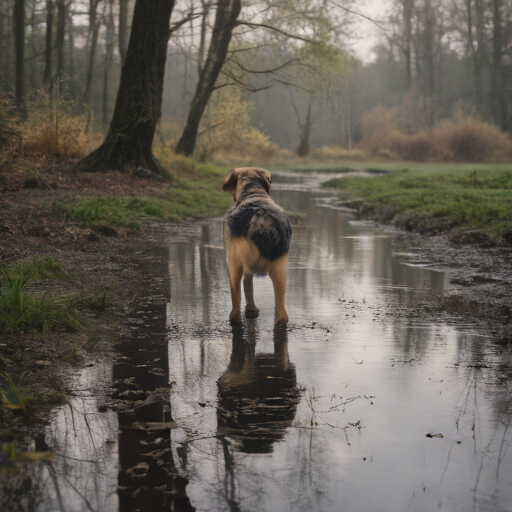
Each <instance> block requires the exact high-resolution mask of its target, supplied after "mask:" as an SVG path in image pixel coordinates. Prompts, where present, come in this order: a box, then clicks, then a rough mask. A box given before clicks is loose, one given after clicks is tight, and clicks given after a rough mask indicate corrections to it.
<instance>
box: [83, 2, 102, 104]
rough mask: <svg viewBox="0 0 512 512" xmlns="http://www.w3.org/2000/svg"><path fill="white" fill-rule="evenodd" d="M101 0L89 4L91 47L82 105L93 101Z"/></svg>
mask: <svg viewBox="0 0 512 512" xmlns="http://www.w3.org/2000/svg"><path fill="white" fill-rule="evenodd" d="M98 4H99V0H90V4H89V27H90V33H91V46H90V48H89V64H88V67H87V76H86V78H85V89H84V94H83V96H82V101H81V102H80V104H81V105H82V107H83V106H84V105H88V104H89V103H90V102H91V88H92V78H93V74H94V59H95V57H96V46H97V44H98V33H99V30H100V23H98V20H97V11H98Z"/></svg>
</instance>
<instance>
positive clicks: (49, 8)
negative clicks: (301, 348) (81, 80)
mask: <svg viewBox="0 0 512 512" xmlns="http://www.w3.org/2000/svg"><path fill="white" fill-rule="evenodd" d="M52 29H53V0H46V49H45V52H44V64H45V65H44V84H45V86H46V87H47V88H49V87H50V84H51V82H52V44H53V39H52Z"/></svg>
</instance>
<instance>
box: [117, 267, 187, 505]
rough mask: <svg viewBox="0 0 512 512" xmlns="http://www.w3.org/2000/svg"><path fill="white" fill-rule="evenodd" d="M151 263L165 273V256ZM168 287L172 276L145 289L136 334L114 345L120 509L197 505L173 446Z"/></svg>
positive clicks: (135, 325)
mask: <svg viewBox="0 0 512 512" xmlns="http://www.w3.org/2000/svg"><path fill="white" fill-rule="evenodd" d="M153 265H156V266H157V272H156V273H157V275H162V276H167V274H168V273H167V268H168V267H167V258H166V259H165V260H163V261H162V260H160V261H157V262H153ZM168 290H169V282H168V279H164V280H163V282H162V283H161V286H160V287H159V288H158V289H157V290H155V289H152V290H146V293H147V294H149V293H151V299H149V298H148V299H147V300H146V301H142V300H140V301H139V304H138V305H137V311H136V312H134V313H133V314H132V320H133V323H134V326H133V329H132V333H131V334H130V335H129V336H127V337H126V338H125V339H123V340H122V341H121V343H119V344H118V345H117V347H116V348H117V351H118V352H119V354H120V357H118V358H117V360H116V363H115V364H114V370H113V379H114V387H115V388H116V391H115V392H114V395H113V398H115V399H116V400H117V401H119V402H120V403H122V404H123V408H124V410H123V411H122V412H119V413H118V419H119V427H120V432H119V436H118V441H119V476H118V479H119V480H118V481H119V488H118V494H119V510H120V512H132V511H133V512H135V511H141V512H145V511H151V512H158V511H162V512H163V511H169V510H174V511H185V512H188V511H192V510H194V508H193V507H192V506H191V504H190V501H189V499H188V497H187V495H186V491H185V487H186V485H187V483H188V481H187V480H186V479H185V478H183V477H181V476H179V475H178V474H177V471H176V468H175V464H174V460H173V455H172V451H171V426H172V418H171V411H170V401H169V393H170V386H169V349H168V337H167V302H168ZM159 295H160V296H159Z"/></svg>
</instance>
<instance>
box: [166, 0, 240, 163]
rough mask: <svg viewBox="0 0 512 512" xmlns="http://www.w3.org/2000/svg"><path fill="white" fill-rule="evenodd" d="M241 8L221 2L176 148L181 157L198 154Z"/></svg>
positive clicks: (237, 2) (232, 0)
mask: <svg viewBox="0 0 512 512" xmlns="http://www.w3.org/2000/svg"><path fill="white" fill-rule="evenodd" d="M241 8H242V6H241V0H219V1H218V4H217V13H216V14H215V23H214V25H213V31H212V38H211V41H210V48H209V50H208V56H207V57H206V62H205V65H204V67H203V69H202V71H201V76H200V77H199V82H198V84H197V89H196V92H195V94H194V98H193V99H192V103H191V104H190V110H189V113H188V119H187V124H186V125H185V129H184V130H183V134H182V136H181V138H180V140H179V142H178V144H177V146H176V153H178V154H183V155H187V156H188V155H191V154H192V153H193V152H194V149H195V146H196V140H197V132H198V129H199V123H200V122H201V118H202V117H203V113H204V109H205V108H206V105H207V104H208V100H209V99H210V96H211V95H212V92H213V90H214V87H215V82H216V81H217V77H218V76H219V73H220V70H221V69H222V66H223V65H224V62H225V60H226V55H227V52H228V46H229V42H230V41H231V35H232V33H233V29H234V28H235V27H236V24H237V21H236V20H237V18H238V16H239V14H240V10H241Z"/></svg>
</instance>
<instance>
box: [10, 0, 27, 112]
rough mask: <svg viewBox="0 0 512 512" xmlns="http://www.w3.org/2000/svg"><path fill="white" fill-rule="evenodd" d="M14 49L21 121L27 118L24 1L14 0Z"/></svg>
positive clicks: (17, 103)
mask: <svg viewBox="0 0 512 512" xmlns="http://www.w3.org/2000/svg"><path fill="white" fill-rule="evenodd" d="M12 18H13V28H14V48H15V54H16V85H15V99H16V107H17V108H18V113H19V115H20V117H21V118H22V119H25V118H26V117H27V105H26V91H25V0H15V1H14V8H13V16H12Z"/></svg>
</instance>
